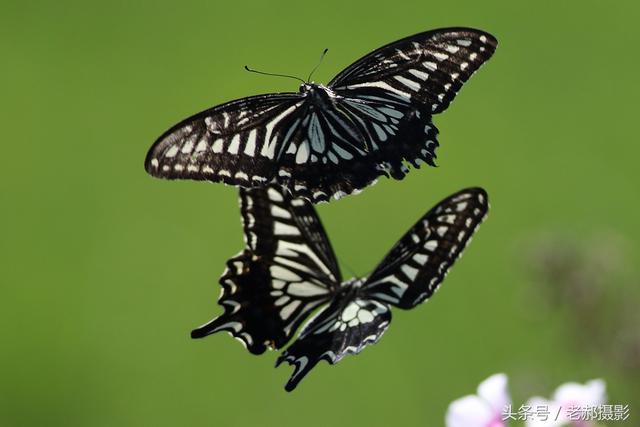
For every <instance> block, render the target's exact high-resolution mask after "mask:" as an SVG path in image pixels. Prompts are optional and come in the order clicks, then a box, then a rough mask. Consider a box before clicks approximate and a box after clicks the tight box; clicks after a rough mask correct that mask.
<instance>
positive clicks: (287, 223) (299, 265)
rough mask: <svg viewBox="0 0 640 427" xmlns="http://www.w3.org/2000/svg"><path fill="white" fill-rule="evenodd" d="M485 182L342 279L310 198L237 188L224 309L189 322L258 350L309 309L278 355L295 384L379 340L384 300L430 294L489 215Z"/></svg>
mask: <svg viewBox="0 0 640 427" xmlns="http://www.w3.org/2000/svg"><path fill="white" fill-rule="evenodd" d="M488 203H489V201H488V198H487V193H486V192H485V191H484V190H483V189H481V188H467V189H465V190H462V191H459V192H457V193H455V194H453V195H451V196H449V197H447V198H446V199H444V200H443V201H441V202H440V203H438V204H437V205H436V206H434V207H433V208H432V209H430V210H429V212H427V213H426V214H425V215H424V216H423V217H422V218H420V220H419V221H418V222H417V223H416V224H415V225H414V226H413V227H412V228H411V229H410V230H409V231H408V232H407V233H406V234H405V235H404V237H402V239H400V241H398V243H396V245H395V246H394V247H393V248H392V249H391V251H390V252H389V253H388V254H387V256H386V257H385V258H384V259H383V260H382V262H381V263H380V264H379V265H378V267H376V269H375V270H374V271H373V273H371V274H370V275H369V276H368V277H365V278H354V279H350V280H347V281H343V280H342V276H341V274H340V269H339V268H338V263H337V261H336V257H335V255H334V253H333V249H332V248H331V244H330V243H329V239H328V238H327V235H326V234H325V232H324V229H323V227H322V223H321V222H320V219H319V218H318V216H317V214H316V212H315V209H314V208H313V206H312V205H311V204H310V203H309V202H308V201H307V200H304V199H299V198H298V199H294V198H292V197H291V196H290V195H289V194H287V193H284V192H283V191H282V189H280V188H279V187H277V186H269V187H267V188H266V189H264V188H253V189H241V190H240V206H241V213H242V222H243V224H244V234H245V239H246V248H245V249H244V250H243V251H242V252H241V253H240V254H238V255H237V256H235V257H233V258H231V259H230V260H229V261H227V271H226V272H225V273H224V275H223V276H222V278H221V279H220V283H221V284H222V295H221V296H220V299H219V300H218V302H219V303H220V304H221V305H222V306H223V307H224V313H223V314H222V315H220V316H218V317H216V318H215V319H213V320H212V321H210V322H208V323H207V324H205V325H203V326H201V327H199V328H198V329H195V330H194V331H193V332H192V333H191V336H192V337H193V338H202V337H205V336H207V335H209V334H213V333H216V332H220V331H227V332H229V333H231V334H232V335H233V336H234V337H236V338H238V339H239V340H240V341H241V342H242V343H243V344H244V345H245V346H246V347H247V349H248V350H249V351H250V352H251V353H254V354H260V353H264V351H265V350H266V349H267V348H273V349H279V348H282V347H284V346H285V345H286V344H287V342H288V341H290V340H291V339H292V338H293V337H294V335H295V333H296V330H298V328H299V327H300V325H302V323H303V322H305V320H306V319H307V317H309V316H310V315H311V313H312V312H313V311H315V310H318V314H316V315H315V316H314V317H312V318H311V319H310V320H308V321H307V322H306V324H305V326H304V327H303V328H302V330H301V332H300V334H299V335H298V337H297V338H296V339H295V341H294V342H293V344H291V345H290V346H289V347H288V348H287V350H286V351H285V352H284V353H283V354H282V355H281V356H280V357H279V358H278V364H280V363H282V362H284V361H286V362H288V363H290V364H294V365H295V370H294V372H293V374H292V375H291V378H290V379H289V381H288V382H287V385H286V386H285V388H286V390H288V391H291V390H293V389H294V388H295V387H296V385H297V384H298V382H300V380H301V379H302V378H303V377H304V376H305V375H306V374H307V373H308V372H309V371H310V370H311V369H312V368H313V367H314V366H315V365H316V364H317V363H318V362H319V361H320V360H327V361H328V362H329V363H332V364H333V363H336V362H338V361H340V360H341V359H342V358H343V357H344V356H346V355H347V354H356V353H359V352H360V351H361V350H362V349H363V348H364V347H365V346H367V345H368V344H372V343H375V342H377V341H378V340H379V339H380V337H381V336H382V334H383V333H384V331H385V330H386V329H387V327H388V326H389V322H390V321H391V310H390V306H394V307H398V308H402V309H410V308H413V307H415V306H416V305H418V304H420V303H421V302H423V301H424V300H426V299H427V298H429V297H430V296H431V295H432V294H433V293H434V292H435V291H436V289H437V288H438V286H439V285H440V283H441V282H442V280H443V279H444V277H445V275H446V274H447V271H448V270H449V268H450V267H451V266H452V265H453V263H454V262H455V260H456V259H457V258H458V256H460V254H461V253H462V250H463V249H464V247H465V246H466V245H467V243H469V241H470V239H471V237H472V236H473V233H474V232H475V230H476V228H477V227H478V225H480V222H481V221H482V219H483V218H484V217H485V215H486V214H487V210H488V208H489V204H488Z"/></svg>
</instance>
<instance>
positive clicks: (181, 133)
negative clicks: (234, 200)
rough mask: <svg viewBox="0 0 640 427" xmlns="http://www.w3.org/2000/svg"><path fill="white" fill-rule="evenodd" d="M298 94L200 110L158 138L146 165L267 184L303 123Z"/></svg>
mask: <svg viewBox="0 0 640 427" xmlns="http://www.w3.org/2000/svg"><path fill="white" fill-rule="evenodd" d="M304 106H305V103H304V98H303V97H302V96H301V95H300V94H298V93H280V94H270V95H258V96H252V97H249V98H242V99H239V100H235V101H231V102H228V103H225V104H222V105H218V106H217V107H213V108H211V109H209V110H206V111H203V112H201V113H199V114H196V115H194V116H192V117H190V118H188V119H186V120H184V121H182V122H181V123H179V124H177V125H175V126H174V127H172V128H171V129H169V130H168V131H167V132H165V133H164V134H163V135H162V136H161V137H160V138H158V139H157V140H156V142H155V143H154V144H153V146H152V147H151V149H150V150H149V152H148V154H147V158H146V160H145V169H146V171H147V172H148V173H149V174H151V175H152V176H155V177H159V178H165V179H194V180H199V181H212V182H224V183H226V184H231V185H239V186H244V187H251V186H263V187H264V186H266V185H267V184H268V183H269V182H271V181H272V180H273V179H274V177H275V176H276V175H277V172H278V167H277V161H276V159H277V158H278V156H279V155H280V154H281V150H282V149H283V147H286V146H287V145H288V142H289V140H290V138H291V136H292V134H293V132H294V131H295V130H296V128H297V126H298V125H299V123H300V120H299V115H300V114H299V113H300V111H299V110H300V109H301V108H304Z"/></svg>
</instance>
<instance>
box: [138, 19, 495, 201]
mask: <svg viewBox="0 0 640 427" xmlns="http://www.w3.org/2000/svg"><path fill="white" fill-rule="evenodd" d="M496 46H497V41H496V40H495V38H493V37H492V36H491V35H490V34H488V33H485V32H482V31H479V30H474V29H469V28H448V29H441V30H433V31H427V32H424V33H420V34H416V35H414V36H411V37H407V38H405V39H402V40H399V41H397V42H394V43H391V44H389V45H386V46H383V47H381V48H379V49H377V50H375V51H374V52H372V53H370V54H368V55H365V56H364V57H362V58H361V59H360V60H358V61H356V62H355V63H353V64H352V65H350V66H349V67H347V68H346V69H345V70H344V71H342V72H341V73H339V74H338V75H337V76H336V77H335V78H334V79H333V80H331V82H329V83H328V84H327V85H322V84H317V83H313V82H309V83H303V84H302V85H301V86H300V88H299V91H298V92H285V93H276V94H265V95H258V96H252V97H248V98H242V99H239V100H235V101H231V102H227V103H225V104H221V105H218V106H216V107H213V108H211V109H208V110H205V111H203V112H201V113H198V114H196V115H194V116H192V117H190V118H188V119H186V120H184V121H182V122H181V123H179V124H177V125H176V126H174V127H172V128H171V129H169V130H168V131H167V132H165V133H164V134H163V135H162V136H161V137H160V138H158V139H157V141H156V142H155V143H154V144H153V146H152V147H151V149H150V150H149V152H148V154H147V158H146V161H145V169H146V170H147V172H148V173H150V174H151V175H153V176H155V177H159V178H166V179H194V180H201V181H210V182H223V183H226V184H231V185H237V186H240V187H245V188H251V187H262V188H264V187H266V186H268V185H269V184H272V183H273V184H277V185H280V186H281V187H284V188H286V189H287V191H289V192H290V193H291V194H292V195H294V196H296V197H301V198H305V199H307V200H310V201H311V202H313V203H316V202H322V201H327V200H329V199H330V198H340V197H342V196H344V195H347V194H351V193H354V192H357V191H360V190H362V189H363V188H365V187H366V186H368V185H371V184H372V183H374V182H375V181H376V179H377V178H378V177H379V176H385V175H386V176H391V177H392V178H395V179H402V178H403V177H404V176H405V175H406V173H407V172H408V171H409V169H408V167H407V165H406V164H405V163H408V164H411V165H413V166H414V167H418V166H419V165H420V164H421V163H426V164H429V165H433V164H434V159H435V157H436V155H435V149H436V147H437V146H438V141H437V135H438V131H437V128H436V127H435V126H434V125H433V123H432V115H434V114H438V113H440V112H442V111H444V110H445V109H446V108H447V107H448V105H449V104H450V103H451V101H452V100H453V99H454V98H455V96H456V94H457V91H458V90H459V89H460V88H461V87H462V85H463V84H464V82H466V81H467V80H468V79H469V77H471V75H472V74H473V73H474V72H475V71H476V70H477V69H478V68H479V67H480V66H481V65H482V64H483V63H484V62H485V61H486V60H488V59H489V58H490V57H491V55H492V54H493V52H494V50H495V48H496Z"/></svg>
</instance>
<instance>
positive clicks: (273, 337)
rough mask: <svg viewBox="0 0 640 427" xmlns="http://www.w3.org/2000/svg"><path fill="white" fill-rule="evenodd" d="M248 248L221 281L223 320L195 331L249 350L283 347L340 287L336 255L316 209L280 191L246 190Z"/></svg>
mask: <svg viewBox="0 0 640 427" xmlns="http://www.w3.org/2000/svg"><path fill="white" fill-rule="evenodd" d="M240 204H241V213H242V219H243V224H244V234H245V239H246V248H245V249H244V250H243V252H242V253H240V254H239V255H237V256H236V257H234V258H232V259H230V260H229V261H228V262H227V270H226V272H225V273H224V275H223V276H222V278H221V279H220V283H221V285H222V295H221V297H220V299H219V303H220V305H222V306H223V307H224V313H223V314H222V315H221V316H219V317H217V318H215V319H213V320H212V321H210V322H209V323H207V324H205V325H203V326H201V327H200V328H197V329H195V330H194V331H193V332H192V337H194V338H202V337H204V336H207V335H209V334H212V333H215V332H219V331H222V330H225V331H227V332H229V333H231V334H232V335H233V336H234V337H236V338H238V339H240V340H241V341H242V342H243V343H244V344H245V346H246V347H247V349H248V350H249V351H250V352H252V353H254V354H260V353H263V352H264V351H265V350H266V349H267V348H274V349H277V348H281V347H282V346H283V345H285V344H286V343H287V342H288V341H289V339H291V337H292V336H293V334H294V333H295V331H296V330H297V328H298V327H299V326H300V324H301V323H302V322H303V321H304V320H305V319H306V318H307V316H308V315H309V314H310V313H311V311H313V310H314V309H315V308H317V307H319V306H320V305H322V304H325V303H327V302H329V301H331V299H332V297H333V295H334V293H335V292H336V290H337V288H338V285H339V283H340V281H341V277H340V273H339V270H338V266H337V262H336V260H335V255H334V253H333V250H332V248H331V246H330V244H329V241H328V239H327V237H326V234H325V232H324V229H323V228H322V224H321V223H320V220H319V219H318V217H317V215H316V213H315V211H314V209H313V207H312V206H311V204H310V203H309V202H308V201H306V200H303V199H291V196H290V195H288V194H287V193H285V192H282V191H281V190H279V189H277V187H273V186H272V187H268V188H266V189H263V188H255V189H242V190H241V191H240Z"/></svg>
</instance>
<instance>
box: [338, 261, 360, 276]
mask: <svg viewBox="0 0 640 427" xmlns="http://www.w3.org/2000/svg"><path fill="white" fill-rule="evenodd" d="M340 263H341V264H342V265H344V267H345V268H346V269H347V270H348V271H349V274H351V277H358V275H357V274H356V271H355V270H354V269H353V268H351V266H350V265H349V264H347V263H346V262H345V261H344V259H342V258H340Z"/></svg>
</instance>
